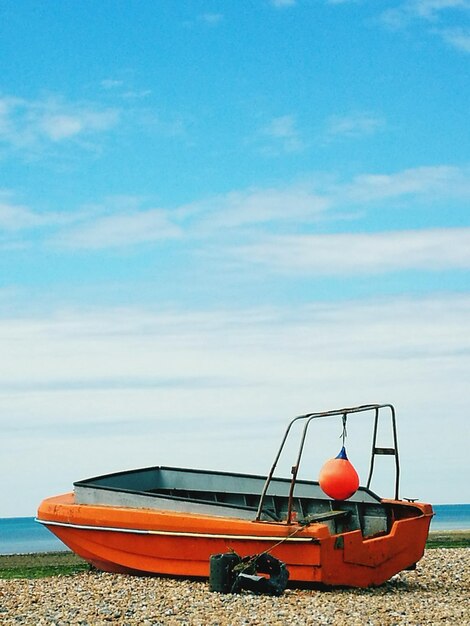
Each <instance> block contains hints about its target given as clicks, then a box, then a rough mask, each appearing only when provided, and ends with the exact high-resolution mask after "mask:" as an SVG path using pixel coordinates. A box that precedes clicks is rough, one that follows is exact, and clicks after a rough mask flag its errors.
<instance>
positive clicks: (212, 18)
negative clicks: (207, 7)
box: [199, 13, 224, 26]
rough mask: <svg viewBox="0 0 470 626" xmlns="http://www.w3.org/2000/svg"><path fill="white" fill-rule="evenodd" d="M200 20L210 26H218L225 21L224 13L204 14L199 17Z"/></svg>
mask: <svg viewBox="0 0 470 626" xmlns="http://www.w3.org/2000/svg"><path fill="white" fill-rule="evenodd" d="M199 19H200V20H201V21H202V22H205V23H206V24H208V25H209V26H217V25H218V24H220V23H221V22H222V21H223V19H224V16H223V14H222V13H203V14H202V15H200V16H199Z"/></svg>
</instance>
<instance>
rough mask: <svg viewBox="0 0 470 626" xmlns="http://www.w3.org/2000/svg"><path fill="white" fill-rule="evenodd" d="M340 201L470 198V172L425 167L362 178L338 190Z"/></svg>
mask: <svg viewBox="0 0 470 626" xmlns="http://www.w3.org/2000/svg"><path fill="white" fill-rule="evenodd" d="M337 192H338V196H337V197H338V200H340V199H341V198H345V199H347V200H349V201H354V202H370V201H375V200H384V199H387V198H398V197H414V198H428V199H430V198H432V199H433V200H442V199H445V198H447V199H450V198H459V197H460V198H469V197H470V168H469V167H466V166H463V167H458V166H452V165H436V166H423V167H416V168H410V169H406V170H402V171H400V172H395V173H392V174H360V175H358V176H356V177H355V178H354V179H353V181H352V182H351V183H346V184H345V185H343V186H339V187H338V188H337Z"/></svg>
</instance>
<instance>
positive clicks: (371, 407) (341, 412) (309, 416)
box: [255, 404, 400, 524]
mask: <svg viewBox="0 0 470 626" xmlns="http://www.w3.org/2000/svg"><path fill="white" fill-rule="evenodd" d="M380 409H389V410H390V417H391V422H392V434H393V447H392V448H380V447H377V432H378V422H379V414H380ZM365 411H375V416H374V433H373V436H372V452H371V459H370V469H369V477H368V479H367V484H366V488H367V489H368V488H369V486H370V483H371V480H372V474H373V472H374V461H375V456H376V455H391V456H394V457H395V500H398V499H399V496H398V494H399V483H400V462H399V458H398V439H397V426H396V417H395V409H394V407H393V406H392V405H391V404H364V405H361V406H356V407H349V408H344V409H337V410H335V411H322V412H319V413H306V414H305V415H298V416H297V417H294V419H292V420H291V422H290V423H289V425H288V426H287V429H286V431H285V433H284V437H283V439H282V442H281V446H280V448H279V450H278V453H277V455H276V457H275V459H274V463H273V465H272V467H271V470H270V472H269V474H268V476H267V478H266V482H265V483H264V487H263V490H262V492H261V496H260V500H259V505H258V510H257V513H256V518H255V521H259V520H260V519H261V514H262V512H263V504H264V499H265V496H266V493H267V491H268V488H269V484H270V482H271V480H272V478H273V475H274V471H275V469H276V466H277V463H278V461H279V458H280V456H281V453H282V450H283V449H284V445H285V443H286V441H287V437H288V436H289V433H290V430H291V428H292V425H293V424H294V423H295V422H297V421H299V420H306V421H305V425H304V429H303V431H302V436H301V439H300V447H299V452H298V455H297V462H296V464H295V465H293V466H292V470H291V473H292V480H291V483H290V489H289V500H288V505H287V524H291V523H292V503H293V498H294V489H295V484H296V480H297V475H298V473H299V467H300V461H301V458H302V452H303V449H304V444H305V438H306V436H307V431H308V428H309V426H310V423H311V422H312V421H313V420H314V419H318V418H323V417H338V416H346V417H347V416H348V415H350V414H352V413H363V412H365Z"/></svg>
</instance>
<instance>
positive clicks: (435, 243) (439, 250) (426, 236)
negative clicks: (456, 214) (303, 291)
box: [235, 228, 470, 276]
mask: <svg viewBox="0 0 470 626" xmlns="http://www.w3.org/2000/svg"><path fill="white" fill-rule="evenodd" d="M235 254H238V255H240V257H241V258H242V259H243V261H244V262H245V263H249V264H251V263H253V262H255V263H261V264H263V265H264V266H265V267H267V268H268V269H272V270H274V271H277V272H279V271H280V272H287V273H290V272H293V273H301V274H311V275H317V276H318V275H319V276H330V275H342V276H352V275H356V274H367V275H373V274H383V273H387V272H396V271H401V270H434V271H436V270H437V271H440V270H449V269H466V270H469V269H470V228H441V229H439V228H436V229H427V230H409V231H391V232H382V233H359V234H357V233H347V234H334V235H295V236H294V235H285V236H276V237H270V238H266V239H265V240H264V241H260V242H259V243H255V244H251V245H245V246H240V247H239V248H237V249H235Z"/></svg>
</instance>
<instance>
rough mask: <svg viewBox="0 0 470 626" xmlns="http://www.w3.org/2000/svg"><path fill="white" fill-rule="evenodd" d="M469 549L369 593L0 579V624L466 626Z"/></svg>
mask: <svg viewBox="0 0 470 626" xmlns="http://www.w3.org/2000/svg"><path fill="white" fill-rule="evenodd" d="M469 557H470V551H469V549H468V548H455V549H451V548H445V549H434V550H427V551H426V554H425V556H424V557H423V559H422V560H421V561H420V563H419V564H418V567H417V569H416V570H414V571H408V572H401V573H400V574H398V575H396V576H394V577H393V578H392V579H391V580H390V581H388V582H387V583H386V584H385V585H382V586H381V587H378V588H371V589H334V590H328V591H324V590H316V589H297V588H288V589H287V590H286V591H285V592H284V594H283V595H282V596H280V597H271V596H262V595H254V594H251V593H247V592H246V593H243V594H240V595H232V594H226V595H223V594H219V593H213V592H211V591H210V590H209V585H208V582H207V581H187V580H175V579H171V578H161V577H134V576H124V575H117V574H106V573H101V572H96V571H89V572H88V571H87V572H82V573H79V574H75V575H71V576H56V577H49V578H42V579H36V580H26V579H23V580H19V579H16V580H0V624H2V625H4V626H9V625H19V624H23V625H28V626H30V625H31V626H38V625H47V626H69V625H70V626H72V625H81V626H105V625H108V624H117V625H119V626H255V625H263V626H291V625H292V626H307V625H320V624H335V625H342V624H345V625H348V626H350V625H358V626H359V625H361V626H362V625H374V626H375V625H376V626H384V625H392V624H413V625H418V624H419V625H421V624H422V625H424V624H452V625H454V624H458V625H470V602H469V600H468V599H469V597H470V558H469Z"/></svg>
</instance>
